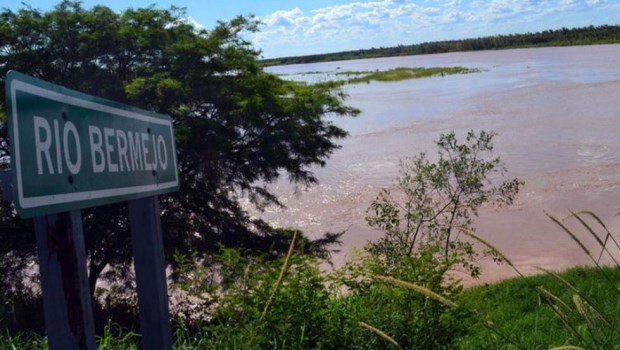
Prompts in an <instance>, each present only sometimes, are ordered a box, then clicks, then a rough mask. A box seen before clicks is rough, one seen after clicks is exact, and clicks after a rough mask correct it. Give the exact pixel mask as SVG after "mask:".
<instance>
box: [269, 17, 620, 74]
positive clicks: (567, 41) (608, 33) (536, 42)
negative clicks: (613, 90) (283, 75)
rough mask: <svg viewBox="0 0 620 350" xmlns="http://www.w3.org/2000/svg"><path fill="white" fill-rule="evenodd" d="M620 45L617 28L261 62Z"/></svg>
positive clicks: (294, 61)
mask: <svg viewBox="0 0 620 350" xmlns="http://www.w3.org/2000/svg"><path fill="white" fill-rule="evenodd" d="M613 43H620V25H602V26H598V27H595V26H589V27H583V28H573V29H568V28H561V29H557V30H545V31H543V32H537V33H526V34H509V35H495V36H487V37H482V38H476V39H463V40H447V41H436V42H426V43H421V44H414V45H399V46H395V47H380V48H374V47H373V48H371V49H363V50H354V51H342V52H335V53H327V54H317V55H307V56H294V57H281V58H274V59H267V60H263V61H262V63H263V64H264V65H265V66H273V65H284V64H298V63H313V62H327V61H342V60H351V59H360V58H374V57H390V56H410V55H423V54H432V53H444V52H456V51H478V50H496V49H509V48H524V47H540V46H571V45H593V44H613Z"/></svg>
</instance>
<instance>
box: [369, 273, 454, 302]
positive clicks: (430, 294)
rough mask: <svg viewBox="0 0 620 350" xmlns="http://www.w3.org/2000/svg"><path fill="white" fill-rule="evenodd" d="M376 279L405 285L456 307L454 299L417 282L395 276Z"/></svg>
mask: <svg viewBox="0 0 620 350" xmlns="http://www.w3.org/2000/svg"><path fill="white" fill-rule="evenodd" d="M374 277H375V278H376V279H378V280H380V281H382V282H385V283H388V284H391V285H395V286H399V287H403V288H406V289H411V290H413V291H416V292H418V293H420V294H422V295H424V296H426V297H427V298H431V299H434V300H436V301H438V302H440V303H442V304H444V305H446V306H449V307H456V306H457V305H456V303H454V302H453V301H450V300H448V299H447V298H445V297H444V296H442V295H440V294H438V293H435V292H433V291H432V290H430V289H428V288H425V287H422V286H418V285H417V284H414V283H411V282H406V281H403V280H399V279H396V278H394V277H389V276H374Z"/></svg>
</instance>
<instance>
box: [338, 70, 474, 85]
mask: <svg viewBox="0 0 620 350" xmlns="http://www.w3.org/2000/svg"><path fill="white" fill-rule="evenodd" d="M480 71H481V70H480V69H473V68H465V67H432V68H409V67H398V68H392V69H389V70H386V71H375V72H341V73H338V74H346V75H359V76H357V77H355V78H351V79H349V80H347V83H349V84H361V83H370V82H371V81H380V82H393V81H401V80H409V79H419V78H429V77H436V76H442V77H443V76H446V75H452V74H468V73H476V72H480Z"/></svg>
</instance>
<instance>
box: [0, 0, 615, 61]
mask: <svg viewBox="0 0 620 350" xmlns="http://www.w3.org/2000/svg"><path fill="white" fill-rule="evenodd" d="M20 2H21V1H19V0H0V7H8V8H10V9H13V10H15V9H17V8H19V7H20ZM25 2H26V3H27V4H29V5H31V6H32V7H34V8H38V9H41V10H49V9H51V8H53V6H54V4H56V3H57V2H58V1H55V0H38V1H37V0H30V1H28V0H27V1H25ZM95 4H101V5H106V6H108V7H110V8H112V9H114V10H117V11H121V10H123V9H125V8H127V7H129V6H131V7H144V6H148V5H151V4H155V5H156V6H157V7H161V8H168V7H169V6H170V5H172V4H174V5H176V6H180V7H185V8H187V16H188V17H190V19H191V21H192V22H193V23H195V24H196V25H197V26H202V27H205V28H207V29H209V28H211V27H213V26H214V25H215V23H216V22H217V21H218V20H224V21H225V20H229V19H231V18H233V17H235V16H236V15H240V14H243V15H247V14H254V15H256V16H258V18H259V19H260V20H261V21H262V22H263V25H262V27H261V32H259V33H257V34H254V35H251V36H248V38H249V39H250V40H252V42H253V43H254V45H255V47H257V48H259V49H261V50H262V51H263V56H264V57H265V58H271V57H280V56H294V55H305V54H313V53H325V52H334V51H342V50H355V49H362V48H370V47H380V46H383V47H387V46H395V45H399V44H414V43H420V42H425V41H436V40H448V39H460V38H471V37H478V36H484V35H494V34H509V33H523V32H534V31H540V30H545V29H556V28H560V27H581V26H588V25H601V24H620V0H486V1H485V0H473V1H460V0H452V1H450V0H448V1H443V0H372V1H360V0H358V1H351V0H332V1H328V0H298V1H281V0H280V1H277V0H176V1H168V0H165V1H164V0H131V1H127V0H125V1H119V0H98V1H97V0H84V1H83V5H84V7H86V8H90V7H91V6H93V5H95Z"/></svg>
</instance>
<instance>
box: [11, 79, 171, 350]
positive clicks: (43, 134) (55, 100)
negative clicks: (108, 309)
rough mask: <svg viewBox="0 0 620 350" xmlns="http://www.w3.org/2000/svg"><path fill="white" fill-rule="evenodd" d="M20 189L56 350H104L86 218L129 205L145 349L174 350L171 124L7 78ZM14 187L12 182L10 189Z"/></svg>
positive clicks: (16, 193)
mask: <svg viewBox="0 0 620 350" xmlns="http://www.w3.org/2000/svg"><path fill="white" fill-rule="evenodd" d="M6 100H7V114H8V116H9V131H10V136H11V166H12V177H11V179H10V181H9V180H8V179H7V178H6V177H5V176H3V178H2V182H3V187H4V191H3V192H4V193H7V192H10V193H11V194H12V198H13V200H14V203H15V208H16V210H17V212H18V214H19V215H20V216H21V217H22V218H30V217H34V220H35V230H36V239H37V250H38V257H39V268H40V271H41V288H42V291H43V303H44V311H45V323H46V327H47V332H48V339H49V345H50V349H52V350H55V349H95V333H94V322H93V312H92V305H91V300H90V293H89V288H88V276H87V273H86V254H85V249H84V233H83V232H82V218H81V212H80V209H82V208H87V207H92V206H98V205H103V204H109V203H115V202H121V201H129V216H130V217H129V219H130V224H131V235H132V244H133V251H134V266H135V270H136V282H137V289H138V303H139V307H140V320H141V332H142V340H143V341H142V346H143V348H144V349H171V348H172V341H171V334H170V322H169V311H168V292H167V284H166V275H165V262H164V255H163V243H162V233H161V224H160V211H159V206H158V202H157V195H158V194H163V193H168V192H172V191H176V190H178V188H179V180H178V173H177V162H176V150H175V145H174V132H173V129H172V122H171V120H170V117H168V116H165V115H161V114H157V113H153V112H148V111H145V110H141V109H138V108H135V107H131V106H127V105H123V104H119V103H116V102H112V101H109V100H105V99H101V98H98V97H94V96H90V95H86V94H82V93H79V92H77V91H73V90H70V89H66V88H64V87H61V86H57V85H53V84H50V83H47V82H44V81H41V80H38V79H35V78H32V77H29V76H26V75H23V74H20V73H17V72H9V74H8V75H7V77H6ZM9 182H10V183H9Z"/></svg>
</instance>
